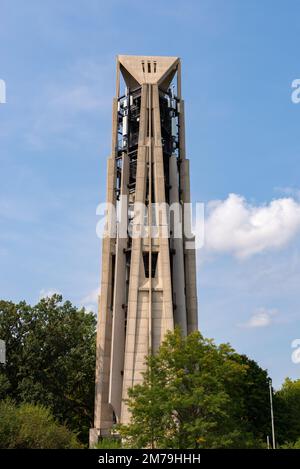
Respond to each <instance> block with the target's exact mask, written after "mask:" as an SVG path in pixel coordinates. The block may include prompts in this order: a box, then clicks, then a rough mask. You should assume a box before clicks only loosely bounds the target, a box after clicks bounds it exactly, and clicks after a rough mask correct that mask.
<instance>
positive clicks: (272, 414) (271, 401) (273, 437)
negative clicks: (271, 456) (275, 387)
mask: <svg viewBox="0 0 300 469" xmlns="http://www.w3.org/2000/svg"><path fill="white" fill-rule="evenodd" d="M269 391H270V407H271V424H272V447H273V449H276V442H275V428H274V412H273V393H272V380H271V378H270V379H269Z"/></svg>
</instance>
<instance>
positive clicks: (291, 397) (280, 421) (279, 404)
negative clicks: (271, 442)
mask: <svg viewBox="0 0 300 469" xmlns="http://www.w3.org/2000/svg"><path fill="white" fill-rule="evenodd" d="M274 406H275V427H276V434H277V439H278V442H279V443H280V444H284V443H290V444H292V445H293V444H294V443H296V442H297V440H298V443H297V444H299V439H300V379H297V380H295V381H293V380H291V379H290V378H286V380H285V381H284V383H283V385H282V387H281V389H280V390H279V391H277V392H276V394H275V400H274Z"/></svg>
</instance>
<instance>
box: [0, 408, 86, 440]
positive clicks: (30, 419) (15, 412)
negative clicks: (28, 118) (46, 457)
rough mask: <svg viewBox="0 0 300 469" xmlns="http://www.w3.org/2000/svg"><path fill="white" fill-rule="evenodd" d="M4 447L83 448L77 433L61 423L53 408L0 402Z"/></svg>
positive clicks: (1, 434) (0, 420)
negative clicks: (51, 411) (55, 417)
mask: <svg viewBox="0 0 300 469" xmlns="http://www.w3.org/2000/svg"><path fill="white" fill-rule="evenodd" d="M0 422H1V425H0V448H5V449H16V448H25V449H27V448H32V449H71V448H81V447H82V446H81V444H80V443H79V442H78V440H77V438H76V436H75V435H74V434H73V433H72V432H71V431H70V430H68V429H67V428H66V427H65V426H64V425H59V424H58V423H57V422H56V421H55V419H54V418H53V416H52V415H51V413H50V411H49V410H48V409H46V408H45V407H42V406H39V405H33V404H26V403H25V404H20V405H19V406H16V405H15V404H14V403H13V402H12V401H10V400H2V401H0Z"/></svg>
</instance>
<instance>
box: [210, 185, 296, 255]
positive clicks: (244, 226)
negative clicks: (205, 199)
mask: <svg viewBox="0 0 300 469" xmlns="http://www.w3.org/2000/svg"><path fill="white" fill-rule="evenodd" d="M299 233H300V202H297V201H296V200H294V199H293V198H291V197H287V198H280V199H275V200H272V201H271V202H270V203H269V204H268V205H267V204H264V205H259V206H255V205H252V204H250V203H247V201H246V200H245V198H244V197H242V196H240V195H238V194H229V196H228V197H227V199H226V200H221V201H213V202H211V203H210V204H209V205H208V214H207V218H206V222H205V246H206V248H207V249H208V250H210V251H215V252H231V253H233V254H234V255H235V256H236V257H239V258H247V257H250V256H253V255H254V254H257V253H260V252H264V251H267V250H271V249H278V248H281V247H283V246H285V245H287V244H288V243H289V242H290V241H291V240H292V239H293V238H294V237H295V236H296V234H299Z"/></svg>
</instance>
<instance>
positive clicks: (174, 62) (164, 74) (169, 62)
mask: <svg viewBox="0 0 300 469" xmlns="http://www.w3.org/2000/svg"><path fill="white" fill-rule="evenodd" d="M179 63H180V59H179V57H166V56H156V55H150V56H145V55H118V56H117V66H118V67H120V70H121V73H122V75H123V77H124V80H125V82H126V84H127V86H129V87H130V88H132V87H133V88H135V87H137V86H140V85H142V84H145V83H147V84H158V85H160V86H162V88H167V87H168V86H169V84H170V82H171V81H172V79H173V76H174V74H175V72H176V70H177V67H178V64H179Z"/></svg>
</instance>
